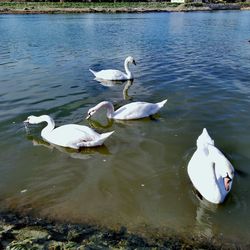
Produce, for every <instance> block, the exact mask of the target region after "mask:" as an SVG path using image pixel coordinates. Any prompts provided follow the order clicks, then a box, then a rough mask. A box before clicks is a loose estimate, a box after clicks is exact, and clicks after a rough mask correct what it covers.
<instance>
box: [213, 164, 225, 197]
mask: <svg viewBox="0 0 250 250" xmlns="http://www.w3.org/2000/svg"><path fill="white" fill-rule="evenodd" d="M215 168H216V163H215V162H213V163H212V171H213V180H214V183H215V186H214V187H216V189H217V192H218V195H219V197H218V198H219V199H221V197H222V196H223V195H222V194H223V191H222V187H221V185H220V183H219V181H218V178H217V176H216V171H215Z"/></svg>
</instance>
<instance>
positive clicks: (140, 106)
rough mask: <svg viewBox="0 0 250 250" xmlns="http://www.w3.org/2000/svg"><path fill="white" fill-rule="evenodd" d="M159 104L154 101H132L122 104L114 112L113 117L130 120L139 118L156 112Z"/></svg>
mask: <svg viewBox="0 0 250 250" xmlns="http://www.w3.org/2000/svg"><path fill="white" fill-rule="evenodd" d="M158 110H159V106H158V105H157V104H154V103H147V102H133V103H129V104H127V105H124V106H122V107H121V108H119V109H117V110H116V111H115V112H114V116H113V118H114V119H118V120H132V119H140V118H144V117H147V116H150V115H153V114H155V113H156V112H158Z"/></svg>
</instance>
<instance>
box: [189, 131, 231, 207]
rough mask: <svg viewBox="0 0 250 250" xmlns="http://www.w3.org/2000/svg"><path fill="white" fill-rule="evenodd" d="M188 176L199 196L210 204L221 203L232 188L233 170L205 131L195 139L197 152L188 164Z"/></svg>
mask: <svg viewBox="0 0 250 250" xmlns="http://www.w3.org/2000/svg"><path fill="white" fill-rule="evenodd" d="M187 170H188V175H189V177H190V179H191V181H192V183H193V185H194V187H195V188H196V189H197V190H198V191H199V192H200V194H201V195H202V196H203V197H204V198H205V199H206V200H208V201H210V202H212V203H216V204H218V203H222V202H223V201H224V199H225V197H226V195H227V194H228V193H229V191H230V190H231V187H232V182H233V177H234V168H233V166H232V164H231V163H230V162H229V161H228V159H227V158H226V157H225V156H224V155H223V154H222V152H221V151H220V150H219V149H218V148H216V147H215V146H214V141H213V140H212V139H211V137H210V136H209V134H208V132H207V130H206V129H203V132H202V134H201V135H200V136H199V137H198V139H197V150H196V151H195V152H194V154H193V156H192V158H191V160H190V161H189V163H188V169H187Z"/></svg>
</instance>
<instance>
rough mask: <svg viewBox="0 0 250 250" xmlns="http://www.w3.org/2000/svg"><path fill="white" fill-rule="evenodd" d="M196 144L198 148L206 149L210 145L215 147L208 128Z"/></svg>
mask: <svg viewBox="0 0 250 250" xmlns="http://www.w3.org/2000/svg"><path fill="white" fill-rule="evenodd" d="M196 144H197V147H205V148H207V146H208V145H212V146H214V140H212V138H211V137H210V135H209V134H208V132H207V129H206V128H204V129H203V131H202V134H201V135H200V136H199V137H198V139H197V143H196Z"/></svg>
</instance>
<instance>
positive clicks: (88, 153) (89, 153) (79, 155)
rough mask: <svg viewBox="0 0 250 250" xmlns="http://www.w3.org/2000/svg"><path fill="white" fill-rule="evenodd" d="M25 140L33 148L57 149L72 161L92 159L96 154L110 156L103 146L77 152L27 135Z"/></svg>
mask: <svg viewBox="0 0 250 250" xmlns="http://www.w3.org/2000/svg"><path fill="white" fill-rule="evenodd" d="M27 139H28V140H30V141H32V143H33V145H34V146H43V147H46V148H48V149H50V150H51V151H52V150H54V149H57V150H59V151H60V152H62V153H64V154H66V155H68V156H70V157H71V158H74V159H81V160H87V159H89V158H91V157H94V156H95V154H96V153H99V154H103V155H109V154H110V152H109V150H108V148H107V147H106V146H105V145H102V146H99V147H91V148H81V149H79V150H75V149H71V148H65V147H60V146H58V145H54V144H49V143H48V142H46V141H44V140H42V139H40V138H36V137H33V136H31V135H27Z"/></svg>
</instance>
